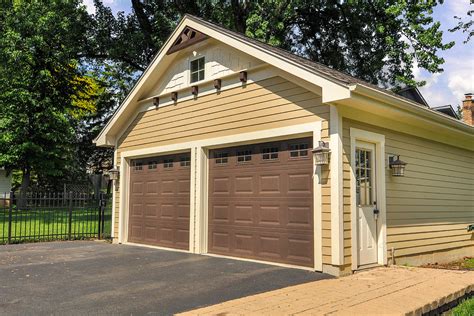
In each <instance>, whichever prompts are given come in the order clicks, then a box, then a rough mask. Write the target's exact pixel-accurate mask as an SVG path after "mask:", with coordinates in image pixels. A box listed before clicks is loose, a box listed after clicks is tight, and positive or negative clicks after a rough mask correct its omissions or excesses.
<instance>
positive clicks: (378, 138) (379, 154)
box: [350, 127, 387, 271]
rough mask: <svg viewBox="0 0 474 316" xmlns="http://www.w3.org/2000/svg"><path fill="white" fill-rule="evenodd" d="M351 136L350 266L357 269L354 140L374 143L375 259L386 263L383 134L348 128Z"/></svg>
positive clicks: (383, 263) (380, 262)
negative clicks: (376, 214) (375, 199)
mask: <svg viewBox="0 0 474 316" xmlns="http://www.w3.org/2000/svg"><path fill="white" fill-rule="evenodd" d="M350 137H351V153H350V155H351V189H350V190H351V200H350V201H351V255H352V258H351V261H352V264H351V267H352V270H354V271H355V270H358V268H359V267H358V261H359V260H358V258H359V252H358V244H357V242H358V239H357V206H356V178H355V174H354V170H355V155H354V152H355V148H356V141H357V140H360V141H365V142H368V143H373V144H375V160H376V166H375V169H376V186H377V206H378V208H379V210H380V215H379V216H380V217H379V219H380V224H379V225H378V226H379V227H377V230H378V238H377V247H378V249H377V256H378V258H377V260H378V262H377V263H378V264H381V265H386V264H387V208H386V196H385V195H386V191H385V135H382V134H377V133H373V132H368V131H365V130H361V129H357V128H352V127H351V128H350Z"/></svg>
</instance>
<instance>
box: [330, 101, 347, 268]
mask: <svg viewBox="0 0 474 316" xmlns="http://www.w3.org/2000/svg"><path fill="white" fill-rule="evenodd" d="M329 135H330V148H331V156H330V174H331V263H332V264H333V265H336V266H341V265H343V264H344V195H343V192H344V183H343V170H344V165H343V150H342V117H341V115H340V114H339V112H338V110H337V107H336V106H335V105H330V121H329Z"/></svg>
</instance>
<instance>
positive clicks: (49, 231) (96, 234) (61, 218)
mask: <svg viewBox="0 0 474 316" xmlns="http://www.w3.org/2000/svg"><path fill="white" fill-rule="evenodd" d="M109 202H110V197H109V196H107V195H106V194H99V195H96V196H95V195H93V194H88V193H77V192H69V193H62V192H61V193H40V192H28V193H14V192H10V193H4V194H2V195H0V244H7V243H8V244H10V243H21V242H35V241H51V240H73V239H91V238H99V239H100V238H109V237H110V230H111V219H112V211H111V203H109Z"/></svg>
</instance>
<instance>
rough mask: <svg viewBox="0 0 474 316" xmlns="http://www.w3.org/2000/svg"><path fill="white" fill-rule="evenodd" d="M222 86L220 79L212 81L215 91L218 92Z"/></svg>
mask: <svg viewBox="0 0 474 316" xmlns="http://www.w3.org/2000/svg"><path fill="white" fill-rule="evenodd" d="M221 86H222V80H221V79H214V88H216V89H217V90H220V89H221Z"/></svg>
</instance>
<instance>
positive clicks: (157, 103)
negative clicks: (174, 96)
mask: <svg viewBox="0 0 474 316" xmlns="http://www.w3.org/2000/svg"><path fill="white" fill-rule="evenodd" d="M153 105H154V106H155V107H158V105H160V98H158V97H156V98H153Z"/></svg>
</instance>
